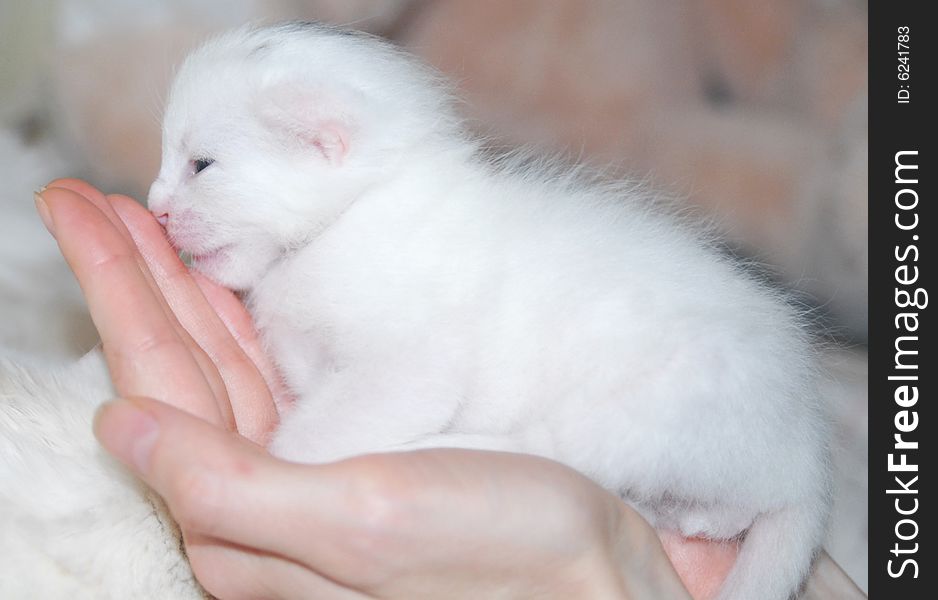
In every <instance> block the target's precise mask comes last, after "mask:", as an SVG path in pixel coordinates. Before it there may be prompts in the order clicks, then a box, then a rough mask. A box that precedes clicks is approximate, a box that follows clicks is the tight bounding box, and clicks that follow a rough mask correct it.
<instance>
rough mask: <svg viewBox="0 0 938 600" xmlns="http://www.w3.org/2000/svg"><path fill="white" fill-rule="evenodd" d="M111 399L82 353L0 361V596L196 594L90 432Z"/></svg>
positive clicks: (168, 542) (158, 517)
mask: <svg viewBox="0 0 938 600" xmlns="http://www.w3.org/2000/svg"><path fill="white" fill-rule="evenodd" d="M111 396H113V391H112V389H111V385H110V379H109V377H108V374H107V369H106V367H105V365H104V361H103V359H102V357H101V355H100V353H98V352H92V353H90V354H88V355H87V356H86V357H84V358H83V359H81V360H80V361H79V362H78V363H76V364H73V365H71V366H67V367H61V368H58V369H51V368H49V367H44V368H42V369H39V368H26V367H22V366H18V365H14V364H12V363H11V362H9V361H7V360H0V457H2V460H0V532H3V534H2V535H0V556H2V557H3V560H0V598H11V599H13V598H71V599H74V600H84V599H88V600H101V599H115V600H116V599H125V598H180V599H188V598H203V597H204V594H203V592H202V591H201V588H200V587H199V586H198V584H197V583H196V582H195V580H194V578H193V576H192V573H191V571H190V569H189V564H188V563H187V562H186V559H185V555H184V553H183V551H182V544H181V540H180V537H179V533H178V530H177V529H176V526H175V524H174V523H173V522H172V520H171V519H170V518H169V515H168V513H167V512H166V510H165V508H164V507H163V505H162V503H161V501H159V499H158V498H156V497H154V495H153V494H152V492H150V491H149V490H148V489H147V488H146V487H145V486H144V485H143V484H141V483H140V482H139V481H138V480H137V479H135V478H134V477H133V476H132V475H130V473H129V472H127V471H126V470H125V469H124V468H123V467H122V466H121V465H119V464H118V463H117V462H116V461H114V460H112V459H111V458H110V457H108V456H107V455H106V454H105V453H104V452H103V450H102V449H101V447H100V446H99V445H98V443H97V441H96V440H95V439H94V436H93V435H92V433H91V420H92V416H93V414H94V411H95V409H96V408H97V406H98V405H99V404H100V403H101V402H102V400H104V399H106V398H108V397H111Z"/></svg>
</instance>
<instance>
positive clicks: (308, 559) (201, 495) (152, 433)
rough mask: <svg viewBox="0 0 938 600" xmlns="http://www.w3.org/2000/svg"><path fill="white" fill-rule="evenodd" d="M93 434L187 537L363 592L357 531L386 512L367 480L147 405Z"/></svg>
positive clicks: (109, 420) (120, 411)
mask: <svg viewBox="0 0 938 600" xmlns="http://www.w3.org/2000/svg"><path fill="white" fill-rule="evenodd" d="M95 435H96V436H97V437H98V439H99V441H100V442H101V444H102V445H103V446H104V447H105V449H106V450H108V451H109V452H110V453H111V454H113V455H114V456H115V457H117V458H118V460H120V461H121V462H123V463H124V464H126V465H127V466H128V467H130V468H131V469H132V470H134V471H135V472H136V473H137V474H138V475H139V476H140V477H141V478H142V479H143V480H144V481H145V482H146V483H147V484H149V485H150V486H151V487H152V488H153V489H154V490H156V492H157V493H158V494H159V495H160V496H162V497H163V499H164V500H165V501H166V504H167V506H168V507H169V510H170V512H171V513H172V515H173V517H174V518H175V519H176V521H177V522H178V523H179V524H180V527H181V528H182V529H183V531H186V532H188V533H189V534H190V535H191V534H200V535H202V536H205V537H207V538H212V539H216V540H222V541H225V542H227V543H230V544H235V545H238V546H245V547H248V548H253V549H255V550H258V551H261V552H265V553H269V554H275V555H278V556H284V557H287V558H289V559H291V560H295V561H296V562H299V563H302V564H303V565H306V566H308V567H309V568H311V569H312V570H314V571H316V572H318V573H322V574H324V575H325V576H327V577H329V578H330V579H332V580H334V581H336V582H339V583H342V584H345V585H347V586H348V587H352V588H356V589H358V586H356V585H354V582H355V581H359V579H358V578H359V577H360V576H362V573H361V572H360V571H361V565H362V562H363V561H362V560H361V557H360V556H357V555H355V552H356V551H358V550H359V549H360V548H361V547H367V545H368V541H367V540H365V539H364V538H362V537H360V536H356V533H355V532H358V531H360V530H361V529H362V522H363V521H365V522H367V521H368V519H370V518H373V517H374V513H375V511H377V514H378V516H379V517H381V515H384V514H386V513H387V511H386V510H384V509H383V508H382V506H383V505H384V503H383V502H381V501H380V499H379V500H375V499H374V498H372V497H371V496H370V495H369V494H368V493H367V490H368V485H369V481H368V480H367V479H361V480H360V479H358V478H355V477H349V476H348V474H345V473H342V472H341V471H340V470H339V469H336V468H335V466H334V465H298V464H293V463H287V462H284V461H280V460H277V459H275V458H273V457H271V456H270V455H269V454H267V453H266V452H265V451H264V450H263V449H262V448H260V447H259V446H257V445H255V444H252V443H251V442H249V441H247V440H245V439H244V438H243V437H241V436H238V435H236V434H233V433H230V432H227V431H224V430H222V429H219V428H217V427H214V426H212V425H210V424H208V423H206V422H204V421H201V420H199V419H196V418H193V417H192V416H190V415H187V414H185V413H183V412H181V411H179V410H177V409H174V408H173V407H171V406H169V405H166V404H163V403H161V402H157V401H155V400H149V399H141V398H135V399H131V400H116V401H114V402H110V403H108V404H105V405H104V406H103V407H102V408H101V409H100V410H99V411H98V414H97V416H96V418H95ZM360 490H365V491H364V492H361V491H360ZM350 498H352V500H350ZM368 575H370V573H368Z"/></svg>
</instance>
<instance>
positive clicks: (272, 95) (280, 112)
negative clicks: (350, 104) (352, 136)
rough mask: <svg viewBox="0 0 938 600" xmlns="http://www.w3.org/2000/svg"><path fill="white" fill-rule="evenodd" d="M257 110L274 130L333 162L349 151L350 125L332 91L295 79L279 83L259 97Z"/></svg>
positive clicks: (337, 161) (339, 160)
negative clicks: (308, 85) (297, 82)
mask: <svg viewBox="0 0 938 600" xmlns="http://www.w3.org/2000/svg"><path fill="white" fill-rule="evenodd" d="M258 100H259V104H260V106H259V112H260V115H261V119H262V121H264V122H265V123H266V124H267V125H268V126H269V127H270V128H271V129H272V130H273V131H274V132H276V133H278V134H279V135H282V136H284V138H293V139H294V140H296V141H299V142H300V143H301V144H303V145H304V146H308V147H311V148H314V149H315V150H316V151H318V152H319V153H320V154H322V156H323V158H325V159H326V160H327V161H329V162H330V163H332V164H336V165H338V164H341V163H342V162H343V160H344V159H345V156H346V155H347V154H348V149H349V143H348V141H349V127H348V125H347V124H346V122H345V120H346V119H345V118H344V115H343V111H342V110H341V103H340V102H339V101H338V99H337V98H336V96H335V95H334V94H326V93H324V92H321V91H318V92H317V91H316V90H312V89H309V88H308V87H306V86H303V85H301V84H295V83H279V84H276V85H273V86H271V87H269V88H268V89H266V90H264V92H263V93H262V94H261V95H260V97H259V98H258Z"/></svg>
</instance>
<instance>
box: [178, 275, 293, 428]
mask: <svg viewBox="0 0 938 600" xmlns="http://www.w3.org/2000/svg"><path fill="white" fill-rule="evenodd" d="M192 278H193V279H194V280H195V282H196V284H198V286H199V288H200V289H201V290H202V294H203V295H204V296H205V299H206V300H207V301H208V303H209V304H210V305H211V306H212V309H213V310H214V311H215V312H216V313H217V314H218V316H219V317H220V318H221V320H222V322H223V323H224V324H225V327H227V328H228V331H229V332H230V333H231V336H232V337H233V338H234V340H235V341H236V342H237V343H238V345H239V346H241V349H242V350H243V351H244V353H245V354H247V355H248V358H250V359H251V362H253V363H254V364H255V365H257V369H258V370H259V371H260V373H261V376H262V377H263V378H264V381H266V382H267V388H268V389H269V390H270V394H271V396H273V400H274V402H275V403H277V406H276V409H277V411H278V412H280V413H282V412H283V410H284V408H285V407H284V403H285V402H287V397H288V392H287V389H286V387H285V385H284V383H283V379H282V377H281V375H280V373H279V372H278V371H277V368H276V367H275V366H274V364H273V362H271V360H270V358H268V356H267V353H266V352H265V351H264V348H263V346H262V345H261V340H260V337H259V336H258V334H257V329H255V328H254V322H253V320H252V319H251V315H250V314H248V311H247V310H246V309H245V308H244V304H242V302H241V300H239V299H238V297H237V296H235V294H234V292H232V291H231V290H229V289H227V288H224V287H222V286H220V285H218V284H217V283H215V282H214V281H212V280H210V279H208V278H207V277H205V276H203V275H201V274H200V273H192Z"/></svg>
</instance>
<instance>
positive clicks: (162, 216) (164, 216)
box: [153, 212, 169, 228]
mask: <svg viewBox="0 0 938 600" xmlns="http://www.w3.org/2000/svg"><path fill="white" fill-rule="evenodd" d="M153 215H154V216H155V217H156V220H157V221H158V222H159V224H160V226H162V227H164V228H165V227H166V224H167V223H168V222H169V213H165V212H164V213H153Z"/></svg>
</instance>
